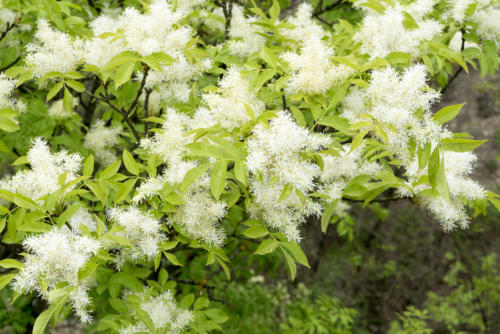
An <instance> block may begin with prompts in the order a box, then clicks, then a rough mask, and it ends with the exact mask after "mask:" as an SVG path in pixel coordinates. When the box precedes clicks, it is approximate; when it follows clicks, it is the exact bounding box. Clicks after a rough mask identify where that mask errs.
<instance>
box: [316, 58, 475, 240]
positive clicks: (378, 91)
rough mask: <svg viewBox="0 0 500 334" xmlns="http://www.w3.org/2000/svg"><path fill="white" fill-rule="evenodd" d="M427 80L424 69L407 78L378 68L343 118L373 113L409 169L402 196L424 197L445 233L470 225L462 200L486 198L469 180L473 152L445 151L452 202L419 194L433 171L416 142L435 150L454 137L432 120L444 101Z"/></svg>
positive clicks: (347, 102) (413, 69) (408, 72)
mask: <svg viewBox="0 0 500 334" xmlns="http://www.w3.org/2000/svg"><path fill="white" fill-rule="evenodd" d="M426 81H427V72H426V69H425V67H424V66H423V65H413V66H411V67H409V68H407V69H406V70H405V71H404V72H403V73H402V74H399V73H398V72H397V71H396V70H395V69H393V68H390V67H387V68H385V69H381V70H375V71H373V73H372V80H371V83H370V86H369V87H367V88H365V89H354V90H352V91H351V93H350V94H349V95H348V96H347V97H346V99H345V102H344V109H343V113H342V116H344V117H346V118H347V119H349V120H350V121H351V122H359V121H366V120H367V118H366V116H365V115H367V114H368V115H371V116H372V117H373V118H374V119H375V120H377V122H379V123H380V125H381V127H382V128H383V129H384V131H385V132H386V134H387V139H388V140H389V142H388V143H387V144H388V147H389V149H390V151H391V152H392V153H393V154H394V155H395V156H396V157H397V159H399V161H400V162H401V164H402V166H403V167H404V168H405V169H406V173H405V174H406V175H405V176H406V177H407V178H408V181H407V184H406V185H407V186H408V187H409V188H410V190H408V189H400V194H401V195H402V196H417V197H419V198H421V200H422V202H423V203H424V204H425V205H426V206H427V207H428V208H429V209H430V210H431V212H433V213H434V214H435V215H436V217H437V219H438V220H439V221H440V223H441V225H442V227H443V229H444V230H451V229H452V228H454V227H456V225H458V226H460V227H465V226H467V224H468V220H467V219H468V218H467V215H466V212H465V208H464V204H463V203H462V202H461V200H460V198H466V199H468V200H475V199H480V198H483V197H484V195H485V194H484V190H483V189H482V187H481V186H480V185H479V184H478V183H476V182H475V181H473V180H471V179H470V178H469V177H468V175H469V174H470V173H471V171H472V167H473V166H472V165H473V162H474V161H475V159H476V158H475V155H474V154H473V153H471V152H467V153H458V152H451V151H444V153H443V154H444V156H443V161H444V165H445V176H446V180H447V182H448V186H449V191H450V195H451V199H450V201H447V200H445V199H444V198H443V197H441V196H439V197H431V196H428V195H419V193H420V192H422V191H423V190H426V189H428V188H429V186H425V185H422V184H419V182H418V181H419V180H420V178H421V177H422V176H424V175H426V174H427V173H428V171H427V167H425V168H423V169H422V170H419V168H418V158H417V157H416V156H415V152H413V151H411V145H410V141H413V142H414V143H416V144H417V147H423V146H424V145H425V144H426V143H427V144H429V145H431V147H432V149H434V148H435V147H436V146H437V143H439V142H440V141H441V140H443V139H445V138H449V137H450V136H451V134H450V133H449V131H447V130H446V129H444V128H442V127H441V126H440V125H439V124H437V123H436V122H434V121H433V120H432V117H431V116H432V115H431V112H430V107H431V105H432V103H434V102H435V101H436V100H437V99H438V98H439V93H437V92H435V91H433V90H432V89H430V88H429V87H427V83H426ZM381 139H382V138H381ZM325 165H326V163H325Z"/></svg>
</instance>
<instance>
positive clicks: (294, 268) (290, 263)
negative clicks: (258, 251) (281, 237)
mask: <svg viewBox="0 0 500 334" xmlns="http://www.w3.org/2000/svg"><path fill="white" fill-rule="evenodd" d="M281 250H282V251H283V254H284V255H285V259H286V263H287V264H288V269H289V270H290V276H291V277H292V281H293V280H294V279H295V276H297V265H296V264H295V261H294V259H293V258H292V256H291V255H290V254H288V252H287V251H286V250H285V249H284V248H283V247H282V248H281Z"/></svg>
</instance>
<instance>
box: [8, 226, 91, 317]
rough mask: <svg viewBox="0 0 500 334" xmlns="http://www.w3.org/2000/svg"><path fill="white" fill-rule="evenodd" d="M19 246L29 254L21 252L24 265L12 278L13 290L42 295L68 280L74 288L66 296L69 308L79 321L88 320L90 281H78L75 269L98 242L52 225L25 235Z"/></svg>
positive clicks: (83, 263)
mask: <svg viewBox="0 0 500 334" xmlns="http://www.w3.org/2000/svg"><path fill="white" fill-rule="evenodd" d="M23 246H24V248H25V249H26V251H27V252H29V253H28V254H26V255H25V259H24V268H23V269H21V271H20V272H19V274H18V275H17V276H16V278H15V281H14V283H13V286H14V289H15V290H16V291H17V292H18V293H23V292H27V291H36V292H37V293H39V294H40V295H41V296H42V297H45V298H46V297H47V292H48V291H50V290H51V289H53V288H55V287H56V286H57V285H58V284H59V283H68V284H69V285H70V286H71V287H74V289H73V290H72V292H71V293H70V296H69V298H70V301H71V304H72V305H73V309H74V310H75V312H76V314H77V316H78V317H79V318H80V320H81V321H82V322H84V323H86V322H89V321H90V320H91V317H90V315H89V313H88V310H87V308H88V306H89V305H90V297H89V296H88V292H87V291H88V289H89V288H90V284H91V283H92V282H91V281H90V280H88V279H84V280H83V281H79V280H78V271H79V270H80V269H82V268H83V267H84V266H85V264H86V263H87V262H88V261H89V259H90V258H91V257H92V256H93V255H95V254H96V253H97V251H98V250H99V249H100V247H101V244H100V242H99V241H97V240H95V239H93V238H90V237H87V236H80V235H77V234H74V233H72V232H70V231H68V230H64V231H63V230H59V229H57V228H54V229H52V230H51V231H49V232H47V233H44V234H40V235H36V236H29V237H27V238H26V239H25V240H24V241H23ZM42 284H43V287H42Z"/></svg>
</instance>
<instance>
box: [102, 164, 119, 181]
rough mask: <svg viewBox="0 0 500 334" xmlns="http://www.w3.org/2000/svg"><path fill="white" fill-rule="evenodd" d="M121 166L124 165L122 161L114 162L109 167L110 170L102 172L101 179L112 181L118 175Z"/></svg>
mask: <svg viewBox="0 0 500 334" xmlns="http://www.w3.org/2000/svg"><path fill="white" fill-rule="evenodd" d="M121 164H122V162H121V160H117V161H115V162H113V163H112V164H111V165H110V166H108V168H106V169H105V170H103V171H102V173H101V177H100V178H101V179H102V180H106V179H110V178H111V177H113V176H114V175H115V174H116V173H118V170H119V169H120V166H121Z"/></svg>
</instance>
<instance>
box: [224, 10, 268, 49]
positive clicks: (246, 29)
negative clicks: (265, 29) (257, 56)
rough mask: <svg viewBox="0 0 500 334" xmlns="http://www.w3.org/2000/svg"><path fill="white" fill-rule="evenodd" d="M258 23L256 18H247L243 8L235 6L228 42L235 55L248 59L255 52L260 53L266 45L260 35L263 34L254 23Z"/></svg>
mask: <svg viewBox="0 0 500 334" xmlns="http://www.w3.org/2000/svg"><path fill="white" fill-rule="evenodd" d="M255 21H257V18H256V17H254V16H250V17H246V16H245V14H244V13H243V8H242V7H240V6H236V5H235V6H234V7H233V12H232V18H231V27H230V29H229V37H231V40H229V41H228V45H229V49H230V50H231V52H232V53H234V54H235V55H238V56H240V57H248V56H250V55H251V54H252V53H254V52H258V51H259V50H260V49H262V47H263V46H264V45H265V44H266V39H265V37H264V36H262V35H259V34H258V33H259V32H262V29H260V28H259V27H258V26H256V25H253V24H252V23H253V22H255Z"/></svg>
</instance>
